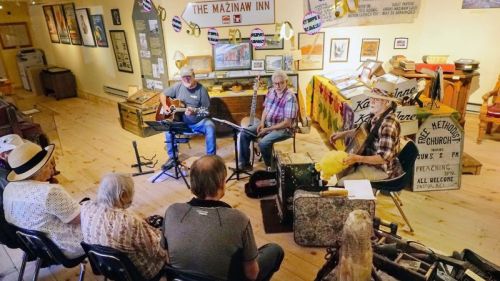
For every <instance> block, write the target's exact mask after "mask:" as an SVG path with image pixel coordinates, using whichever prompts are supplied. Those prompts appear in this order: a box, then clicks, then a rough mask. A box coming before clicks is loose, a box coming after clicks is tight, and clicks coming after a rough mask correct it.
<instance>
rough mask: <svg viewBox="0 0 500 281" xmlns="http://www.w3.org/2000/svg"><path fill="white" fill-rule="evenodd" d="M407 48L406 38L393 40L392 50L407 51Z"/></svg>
mask: <svg viewBox="0 0 500 281" xmlns="http://www.w3.org/2000/svg"><path fill="white" fill-rule="evenodd" d="M407 48H408V38H405V37H396V38H394V49H407Z"/></svg>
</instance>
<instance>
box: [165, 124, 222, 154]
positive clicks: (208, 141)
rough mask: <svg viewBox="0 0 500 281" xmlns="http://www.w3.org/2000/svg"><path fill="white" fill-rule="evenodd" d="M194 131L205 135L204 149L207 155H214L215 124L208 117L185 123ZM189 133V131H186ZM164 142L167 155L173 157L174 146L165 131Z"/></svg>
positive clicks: (170, 137) (215, 147)
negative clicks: (194, 122)
mask: <svg viewBox="0 0 500 281" xmlns="http://www.w3.org/2000/svg"><path fill="white" fill-rule="evenodd" d="M187 126H188V127H189V128H190V129H191V131H193V132H194V133H201V134H203V135H205V149H206V153H207V154H208V155H215V153H216V149H217V145H216V142H215V124H214V122H213V121H212V120H211V119H209V118H205V119H203V120H201V121H200V122H198V123H196V124H188V125H187ZM186 133H191V132H186ZM165 142H166V143H167V153H168V157H170V159H172V157H174V147H173V146H172V136H171V135H170V133H169V132H165Z"/></svg>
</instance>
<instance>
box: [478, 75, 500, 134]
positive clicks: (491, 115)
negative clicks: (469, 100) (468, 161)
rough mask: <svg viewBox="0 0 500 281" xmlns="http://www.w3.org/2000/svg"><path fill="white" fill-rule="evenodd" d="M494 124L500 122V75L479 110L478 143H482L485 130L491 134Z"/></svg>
mask: <svg viewBox="0 0 500 281" xmlns="http://www.w3.org/2000/svg"><path fill="white" fill-rule="evenodd" d="M493 124H497V125H498V124H500V75H499V76H498V80H497V84H496V85H495V88H494V89H493V90H492V91H490V92H488V93H486V94H485V95H484V96H483V104H482V105H481V110H480V111H479V132H478V135H477V143H481V141H482V139H483V137H484V133H485V132H486V133H487V134H491V129H492V127H493Z"/></svg>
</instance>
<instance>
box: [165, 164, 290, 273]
mask: <svg viewBox="0 0 500 281" xmlns="http://www.w3.org/2000/svg"><path fill="white" fill-rule="evenodd" d="M226 176H227V171H226V165H225V164H224V161H223V160H222V158H220V157H219V156H216V155H214V156H210V155H206V156H203V157H201V158H200V159H198V160H196V161H195V162H194V163H193V165H192V166H191V175H190V180H191V192H192V193H193V194H194V195H195V196H196V198H193V199H192V200H191V201H189V202H187V203H175V204H172V205H171V206H170V207H169V208H168V209H167V210H166V212H165V219H164V224H163V237H162V241H161V243H162V246H163V247H165V249H167V250H168V254H169V258H170V263H171V265H172V266H173V267H176V268H179V269H183V270H190V271H194V272H197V273H202V274H204V275H208V276H210V277H212V278H216V279H217V280H270V279H271V277H272V275H273V274H274V273H275V272H276V271H278V270H279V267H280V265H281V262H282V261H283V257H284V252H283V249H282V248H281V247H280V246H279V245H277V244H274V243H269V244H266V245H264V246H262V247H261V248H259V249H257V246H256V243H255V238H254V235H253V230H252V225H251V223H250V219H249V218H248V217H247V216H246V215H245V214H244V213H242V212H241V211H239V210H236V209H233V208H231V206H229V205H228V204H227V203H225V202H223V201H221V198H222V197H223V196H224V187H225V179H226Z"/></svg>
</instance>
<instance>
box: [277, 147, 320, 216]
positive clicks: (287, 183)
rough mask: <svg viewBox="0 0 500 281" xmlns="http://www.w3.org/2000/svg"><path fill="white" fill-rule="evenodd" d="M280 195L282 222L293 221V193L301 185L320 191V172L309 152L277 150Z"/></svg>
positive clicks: (278, 197)
mask: <svg viewBox="0 0 500 281" xmlns="http://www.w3.org/2000/svg"><path fill="white" fill-rule="evenodd" d="M275 157H276V165H277V172H278V195H277V196H276V205H277V206H278V215H279V217H280V220H281V223H291V222H292V217H293V193H294V192H295V190H296V189H298V188H299V187H300V186H305V187H309V189H308V190H310V191H320V190H322V187H320V186H319V180H320V178H319V172H318V171H316V169H315V168H314V162H313V160H312V159H311V156H309V154H308V153H288V152H281V151H276V156H275Z"/></svg>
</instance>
